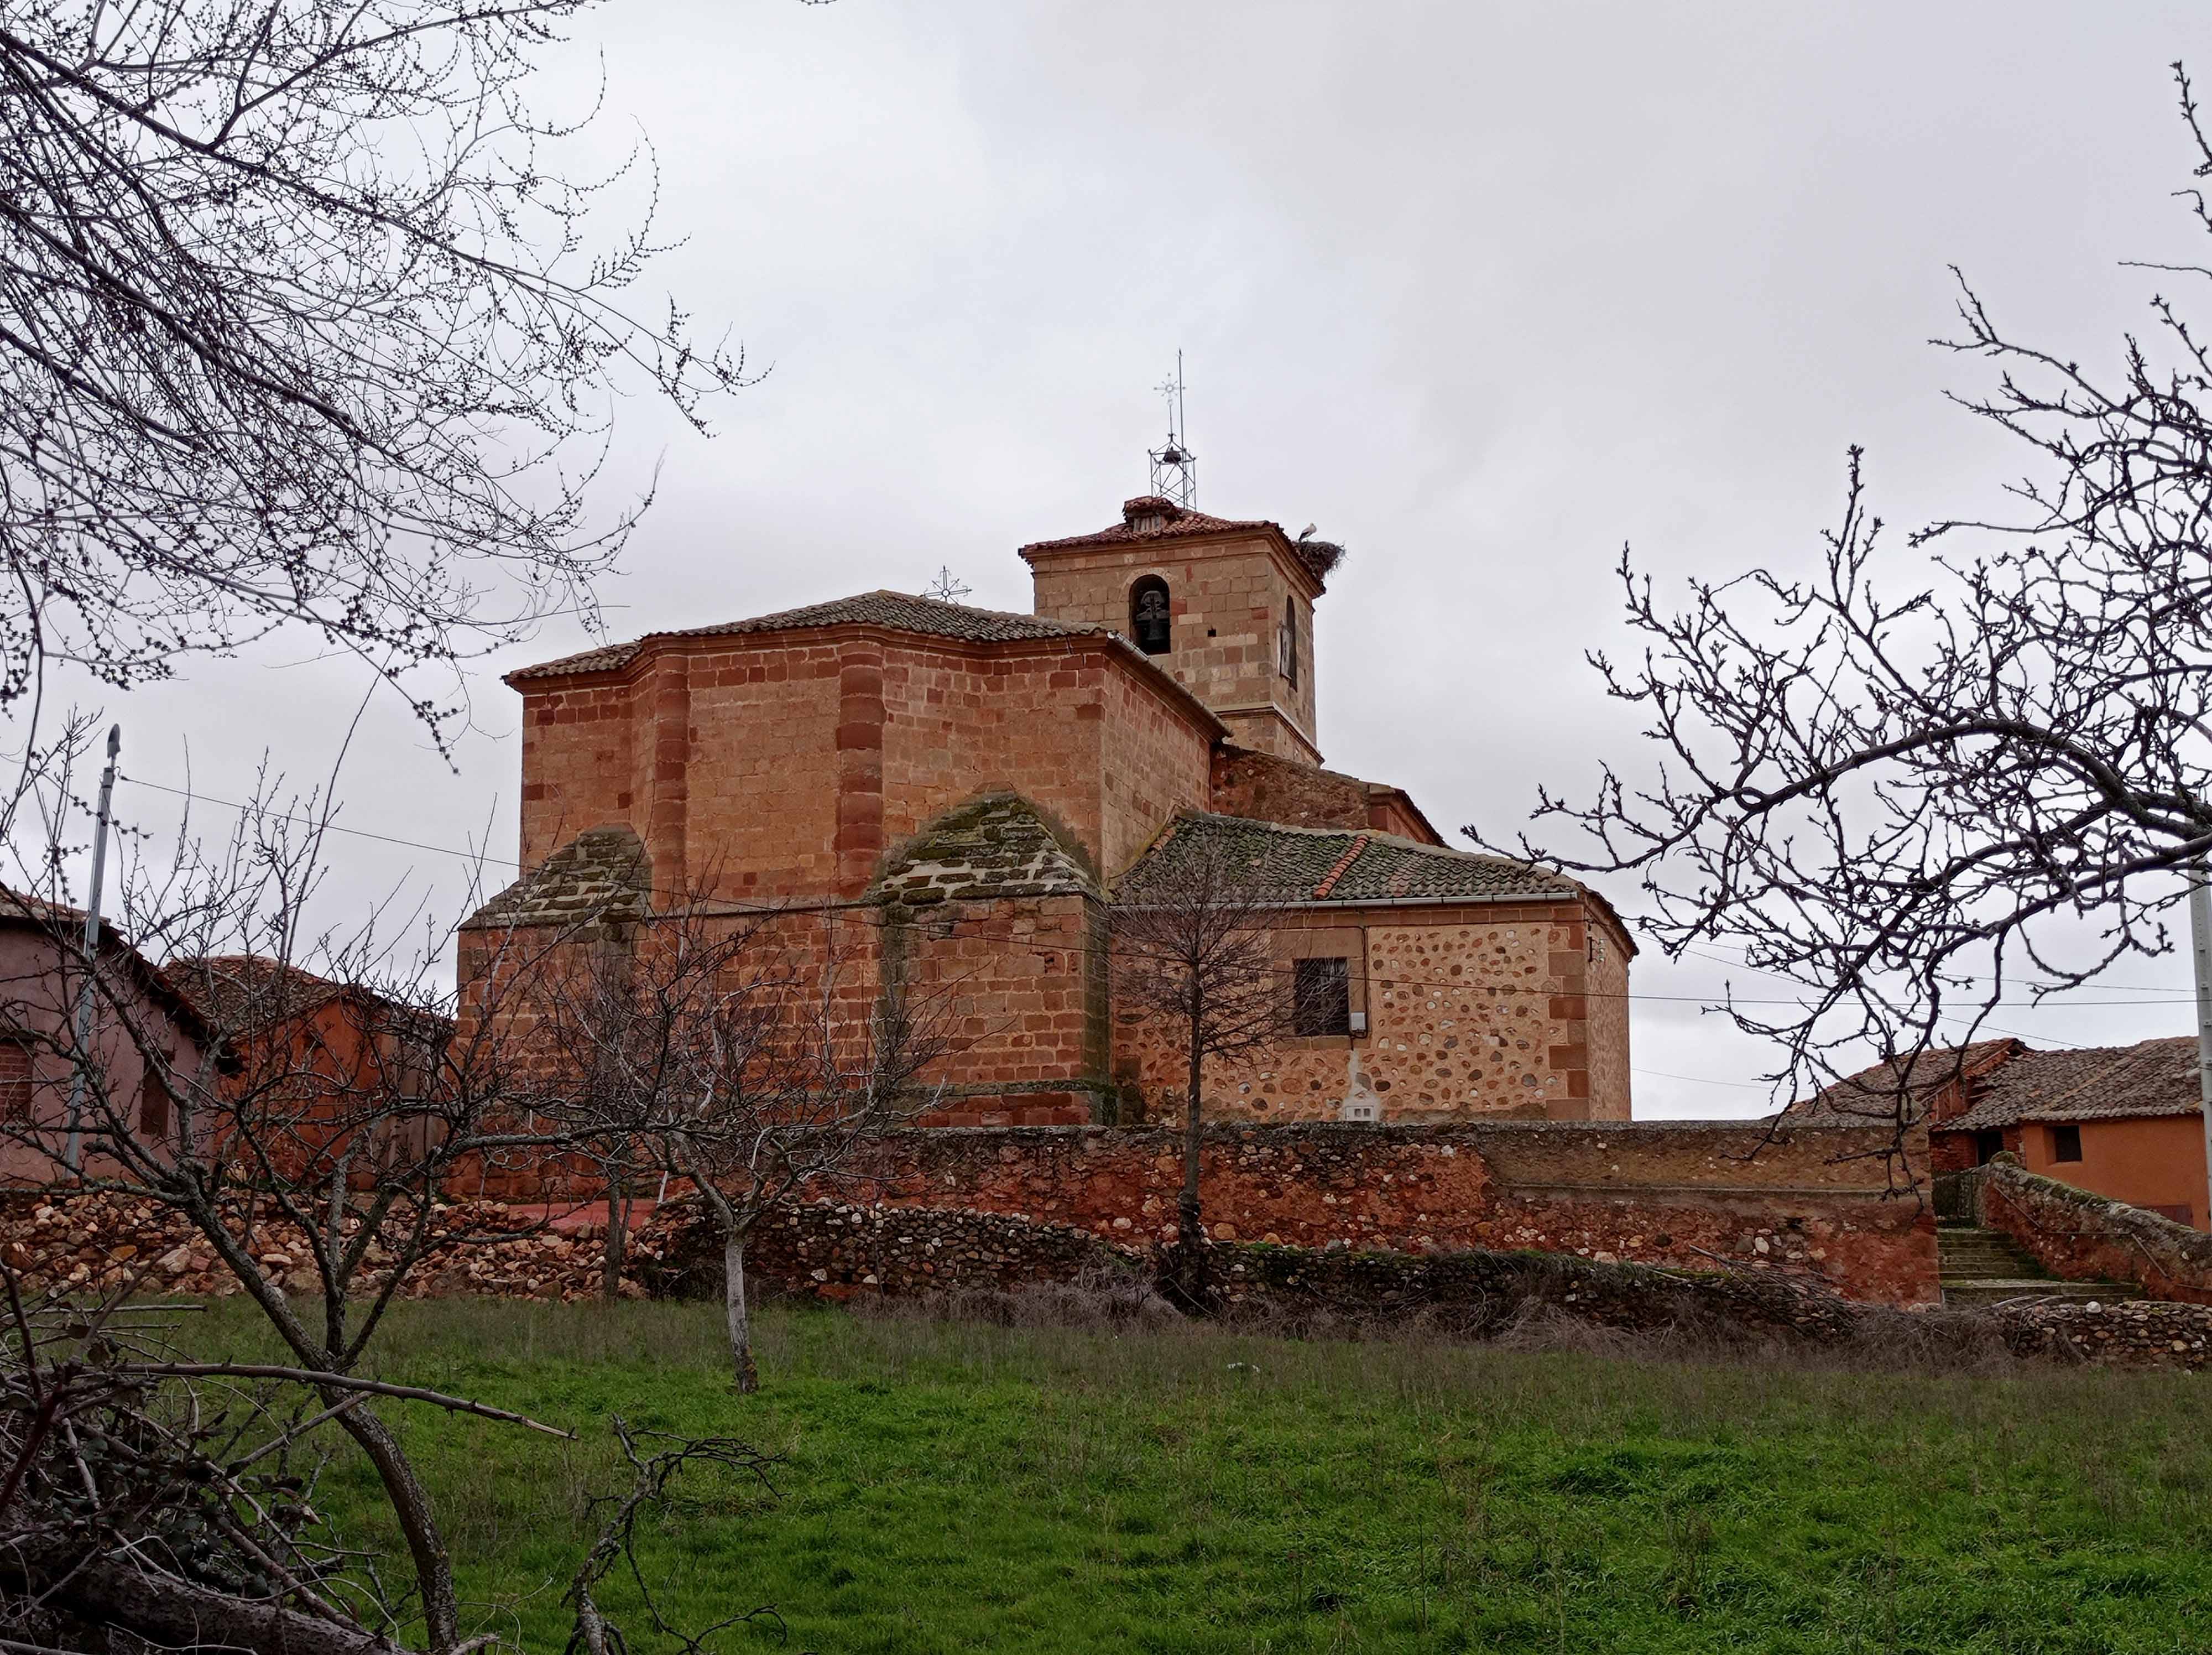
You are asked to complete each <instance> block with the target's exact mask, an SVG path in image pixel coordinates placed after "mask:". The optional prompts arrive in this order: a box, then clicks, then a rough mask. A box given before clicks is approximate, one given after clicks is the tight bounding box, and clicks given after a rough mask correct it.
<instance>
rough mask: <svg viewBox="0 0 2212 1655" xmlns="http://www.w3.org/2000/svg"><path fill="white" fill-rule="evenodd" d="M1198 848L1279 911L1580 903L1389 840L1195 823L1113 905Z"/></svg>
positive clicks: (1553, 882) (1159, 851)
mask: <svg viewBox="0 0 2212 1655" xmlns="http://www.w3.org/2000/svg"><path fill="white" fill-rule="evenodd" d="M1206 845H1217V846H1221V847H1225V849H1227V850H1228V852H1229V854H1230V855H1231V856H1232V857H1233V858H1234V859H1235V860H1236V861H1237V863H1238V864H1239V865H1241V866H1242V867H1244V868H1245V869H1247V870H1248V872H1249V877H1250V878H1251V879H1252V880H1253V881H1254V883H1255V884H1256V885H1259V886H1260V887H1261V890H1262V891H1264V892H1265V893H1266V894H1267V897H1268V899H1269V900H1271V901H1274V902H1279V903H1283V904H1305V903H1322V902H1326V903H1330V904H1339V903H1342V904H1358V903H1374V902H1390V901H1413V900H1421V899H1430V900H1437V899H1449V898H1450V897H1507V896H1531V897H1580V896H1581V895H1583V888H1582V887H1581V886H1580V885H1577V884H1576V883H1575V882H1574V881H1573V880H1572V879H1568V878H1566V877H1565V875H1563V874H1559V873H1549V872H1547V871H1546V870H1545V869H1542V868H1540V867H1533V866H1531V865H1530V864H1528V863H1527V862H1516V861H1509V860H1508V859H1506V858H1504V857H1502V856H1482V855H1476V854H1474V852H1472V851H1466V850H1449V849H1444V848H1443V847H1442V846H1439V845H1425V844H1420V843H1417V842H1415V841H1413V840H1412V839H1401V838H1399V837H1397V836H1396V835H1395V834H1389V833H1377V832H1375V831H1372V830H1370V829H1352V828H1344V829H1336V828H1302V827H1286V826H1284V825H1283V824H1279V823H1275V822H1255V821H1253V820H1251V819H1249V818H1245V817H1242V816H1205V815H1198V814H1189V815H1185V816H1182V817H1180V818H1177V819H1176V824H1175V825H1174V827H1173V829H1172V831H1170V833H1169V834H1168V835H1167V836H1166V837H1164V838H1163V839H1161V840H1160V841H1159V842H1158V843H1156V844H1155V845H1154V846H1153V847H1152V849H1151V850H1149V851H1147V852H1146V854H1145V855H1144V857H1143V858H1142V859H1141V860H1139V861H1138V862H1137V863H1136V864H1135V866H1133V867H1131V868H1130V869H1129V871H1128V872H1127V873H1125V874H1123V875H1122V877H1121V882H1120V885H1118V887H1117V889H1116V896H1117V897H1118V898H1119V899H1120V900H1123V901H1131V900H1135V901H1141V900H1142V899H1143V897H1144V894H1145V891H1146V885H1147V884H1148V882H1149V881H1151V880H1152V879H1157V878H1159V877H1161V876H1163V875H1164V874H1166V873H1170V872H1171V871H1172V870H1173V869H1174V868H1175V867H1176V864H1177V861H1178V860H1179V859H1180V858H1182V857H1184V856H1187V855H1190V854H1191V853H1192V852H1193V851H1194V850H1196V849H1199V848H1200V847H1201V846H1206Z"/></svg>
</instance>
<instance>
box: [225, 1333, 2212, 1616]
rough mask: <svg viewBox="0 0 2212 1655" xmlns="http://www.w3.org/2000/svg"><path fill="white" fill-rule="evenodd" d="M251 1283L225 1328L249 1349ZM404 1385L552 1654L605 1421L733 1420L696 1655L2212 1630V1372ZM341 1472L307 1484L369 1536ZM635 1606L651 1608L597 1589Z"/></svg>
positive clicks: (438, 1363)
mask: <svg viewBox="0 0 2212 1655" xmlns="http://www.w3.org/2000/svg"><path fill="white" fill-rule="evenodd" d="M249 1316H250V1312H247V1311H245V1310H244V1309H243V1307H241V1306H239V1305H235V1304H233V1305H226V1306H222V1307H220V1308H219V1309H218V1311H217V1312H216V1323H217V1326H216V1329H215V1330H216V1332H217V1334H218V1336H220V1337H221V1338H222V1340H223V1341H225V1342H228V1343H229V1344H230V1345H232V1346H233V1348H238V1349H244V1348H249V1347H253V1346H257V1345H258V1343H259V1339H258V1334H257V1332H256V1330H255V1329H254V1328H253V1326H252V1323H251V1321H250V1320H249ZM388 1332H389V1337H388V1339H387V1341H386V1344H385V1346H384V1354H383V1355H382V1357H381V1358H380V1366H379V1370H378V1371H379V1372H381V1373H382V1374H383V1375H384V1376H385V1377H386V1378H405V1379H409V1380H411V1381H413V1382H416V1383H420V1384H435V1385H438V1386H442V1387H445V1388H448V1389H453V1390H461V1391H465V1392H466V1393H468V1394H470V1395H472V1396H478V1397H481V1398H483V1399H484V1400H487V1401H490V1402H498V1403H501V1404H503V1405H506V1406H507V1407H511V1408H515V1409H522V1410H525V1411H526V1412H528V1413H530V1414H532V1415H536V1416H538V1417H539V1418H541V1419H544V1420H548V1421H554V1422H556V1423H560V1424H562V1425H567V1426H572V1427H578V1428H580V1430H582V1431H583V1432H584V1433H585V1440H584V1441H583V1442H581V1443H579V1444H575V1445H566V1444H562V1443H560V1442H558V1441H555V1440H552V1439H547V1438H544V1437H542V1436H538V1435H535V1434H532V1433H527V1432H525V1431H521V1430H518V1429H515V1428H513V1427H501V1426H498V1425H495V1424H491V1423H489V1422H486V1421H477V1420H470V1419H459V1418H455V1417H452V1416H448V1415H441V1414H438V1413H436V1412H434V1411H433V1410H430V1409H426V1408H423V1407H421V1406H416V1405H409V1404H399V1403H386V1404H384V1405H383V1408H384V1411H385V1412H386V1415H387V1416H388V1417H393V1418H395V1419H397V1420H398V1421H401V1422H402V1424H403V1425H404V1429H405V1431H406V1433H407V1436H408V1439H409V1440H410V1445H411V1446H412V1447H413V1449H414V1451H416V1454H417V1455H418V1456H419V1458H420V1461H421V1463H422V1467H423V1469H424V1472H425V1474H426V1476H427V1478H428V1480H429V1481H430V1482H431V1483H432V1484H433V1486H434V1487H435V1488H436V1489H437V1490H438V1491H439V1493H440V1496H441V1502H442V1510H443V1512H444V1514H445V1518H446V1522H447V1528H448V1533H449V1536H450V1538H451V1540H452V1542H453V1548H454V1551H455V1554H456V1556H457V1558H458V1559H459V1561H460V1563H461V1585H462V1590H463V1592H464V1594H465V1596H466V1597H468V1598H470V1599H471V1601H472V1602H473V1603H474V1604H475V1605H476V1609H475V1611H474V1612H475V1614H476V1615H477V1618H478V1620H479V1621H480V1622H481V1624H482V1625H483V1627H484V1628H488V1629H496V1630H500V1631H503V1632H506V1633H508V1634H511V1635H519V1636H520V1637H521V1638H522V1639H523V1640H525V1641H526V1643H527V1644H528V1645H529V1646H531V1647H532V1648H540V1647H550V1648H555V1649H557V1648H559V1647H560V1645H561V1642H562V1639H563V1638H564V1637H565V1634H566V1630H567V1621H566V1617H565V1615H564V1613H563V1611H562V1607H561V1603H560V1601H559V1600H560V1597H561V1594H562V1590H563V1588H564V1586H565V1584H566V1581H567V1579H568V1574H569V1573H570V1571H571V1570H572V1569H573V1568H574V1564H575V1560H576V1558H577V1556H578V1555H579V1552H580V1544H581V1541H582V1539H583V1536H585V1535H586V1532H587V1531H588V1530H589V1528H590V1526H591V1525H590V1524H589V1522H588V1519H587V1518H586V1512H585V1499H586V1494H588V1493H590V1492H592V1491H593V1490H605V1489H611V1488H616V1487H618V1486H620V1485H621V1483H622V1482H623V1478H622V1476H620V1474H619V1472H618V1470H617V1465H616V1461H615V1457H614V1453H613V1451H612V1449H611V1445H610V1444H609V1441H608V1432H607V1425H608V1421H609V1420H610V1417H611V1416H612V1415H621V1416H622V1417H623V1418H624V1419H625V1420H627V1421H629V1423H631V1424H632V1425H634V1426H637V1427H645V1428H649V1429H657V1430H665V1431H671V1432H682V1433H696V1434H706V1433H725V1434H735V1435H740V1436H743V1437H744V1438H746V1439H749V1440H750V1441H751V1442H753V1443H754V1444H756V1445H758V1446H761V1447H763V1448H767V1449H769V1450H772V1451H775V1453H777V1454H779V1455H781V1457H782V1463H781V1466H780V1467H779V1468H778V1469H777V1470H776V1473H775V1480H776V1482H777V1485H778V1489H779V1497H778V1498H777V1499H775V1500H773V1501H771V1500H768V1499H766V1498H764V1497H763V1496H761V1495H760V1494H758V1493H757V1492H755V1491H751V1490H747V1489H744V1488H738V1487H735V1486H734V1485H722V1484H718V1483H713V1482H698V1483H695V1484H693V1485H692V1486H691V1488H690V1493H691V1494H693V1495H694V1496H695V1498H696V1504H695V1505H693V1506H691V1507H690V1509H687V1510H685V1511H683V1512H678V1513H676V1514H673V1515H671V1517H669V1518H666V1519H665V1521H663V1522H661V1523H659V1524H657V1525H656V1526H655V1528H654V1530H653V1533H652V1535H651V1536H650V1538H649V1542H648V1544H647V1548H646V1552H645V1556H646V1562H647V1568H648V1570H649V1571H650V1573H651V1574H652V1575H653V1578H654V1579H656V1580H657V1581H659V1583H661V1585H662V1587H663V1588H664V1589H665V1598H666V1601H667V1602H668V1603H669V1604H670V1605H671V1606H672V1608H673V1609H674V1610H675V1611H676V1614H677V1616H678V1618H687V1619H689V1620H691V1621H694V1622H704V1621H708V1620H712V1619H714V1618H716V1617H718V1616H720V1615H726V1614H730V1613H732V1612H733V1611H735V1610H740V1609H750V1608H752V1607H754V1606H756V1605H772V1606H773V1607H774V1608H775V1609H776V1610H778V1611H779V1612H780V1613H781V1616H782V1617H783V1620H784V1622H785V1623H786V1624H787V1628H788V1639H787V1641H782V1640H779V1638H778V1637H777V1635H776V1634H775V1632H774V1630H773V1629H772V1628H768V1627H766V1626H764V1625H757V1626H755V1627H751V1628H738V1629H736V1630H734V1631H732V1632H731V1633H729V1634H726V1636H725V1638H724V1639H723V1640H722V1641H721V1643H720V1647H723V1648H726V1649H730V1650H735V1651H746V1650H751V1649H771V1648H776V1647H784V1648H788V1649H791V1650H793V1651H799V1650H812V1651H817V1652H822V1655H844V1652H859V1651H882V1652H899V1655H923V1652H936V1651H965V1650H1006V1651H1016V1650H1018V1651H1109V1650H1111V1651H1170V1650H1172V1651H1184V1650H1190V1651H1201V1650H1202V1651H1222V1652H1231V1651H1237V1652H1244V1651H1281V1652H1288V1651H1306V1650H1311V1651H1335V1650H1389V1651H1411V1652H1418V1651H1428V1650H1488V1649H1501V1650H1514V1649H1524V1650H1572V1651H1586V1650H1608V1651H1609V1650H1628V1651H1676V1650H1683V1651H1687V1650H1730V1651H1736V1650H1746V1651H1749V1650H1772V1651H1789V1652H1802V1651H1852V1652H1858V1651H1865V1652H1888V1651H1954V1650H1956V1651H1990V1652H1996V1651H2048V1652H2059V1651H2065V1652H2080V1655H2091V1652H2099V1655H2102V1652H2108V1651H2142V1652H2146V1655H2148V1652H2158V1655H2177V1652H2188V1651H2212V1382H2208V1381H2207V1380H2204V1379H2201V1378H2200V1379H2191V1378H2185V1377H2181V1376H2166V1375H2123V1374H2113V1373H2106V1372H2057V1371H2039V1372H2027V1373H2023V1374H2019V1375H2014V1376H2009V1377H2002V1378H1956V1377H1950V1378H1930V1377H1917V1378H1916V1377H1905V1376H1879V1377H1869V1376H1867V1375H1864V1374H1853V1373H1833V1372H1808V1371H1799V1370H1793V1369H1788V1368H1780V1367H1772V1368H1762V1367H1760V1366H1702V1365H1689V1364H1684V1363H1662V1362H1656V1361H1641V1360H1638V1361H1631V1360H1619V1359H1608V1358H1603V1357H1595V1356H1589V1355H1579V1354H1565V1355H1560V1354H1546V1355H1530V1354H1507V1353H1504V1352H1499V1351H1493V1350H1484V1349H1475V1348H1465V1347H1455V1346H1451V1345H1448V1344H1443V1343H1425V1344H1411V1343H1409V1344H1381V1343H1368V1344H1357V1343H1335V1342H1313V1343H1299V1342H1291V1341H1284V1340H1268V1339H1260V1338H1245V1337H1239V1336H1233V1335H1229V1334H1225V1333H1220V1332H1213V1331H1206V1332H1196V1333H1192V1332H1181V1331H1172V1330H1171V1331H1168V1332H1164V1333H1153V1334H1129V1335H1123V1336H1118V1337H1117V1336H1114V1335H1111V1334H1103V1333H1089V1332H1071V1331H1066V1330H1060V1329H1000V1328H993V1327H984V1326H975V1325H968V1324H944V1323H927V1322H920V1321H908V1320H877V1319H863V1318H857V1317H848V1316H846V1315H843V1314H842V1313H836V1312H829V1311H800V1310H781V1311H771V1312H769V1314H768V1316H767V1317H765V1319H764V1326H763V1371H764V1377H765V1379H766V1388H765V1389H764V1390H763V1393H762V1394H761V1395H760V1396H757V1397H752V1398H738V1397H737V1396H732V1394H731V1393H730V1392H729V1390H728V1389H727V1386H726V1382H725V1380H724V1378H723V1375H722V1372H721V1368H720V1360H721V1353H720V1348H719V1346H718V1344H717V1331H716V1325H715V1321H714V1313H713V1312H712V1311H710V1310H708V1309H706V1308H703V1307H694V1306H683V1305H623V1306H619V1307H616V1308H614V1309H612V1310H611V1311H610V1310H607V1309H604V1308H602V1307H598V1306H573V1307H566V1308H563V1307H560V1306H551V1305H523V1304H501V1303H490V1302H463V1301H446V1302H442V1303H436V1304H428V1305H410V1306H408V1307H406V1308H405V1309H404V1311H401V1312H400V1313H399V1314H398V1317H396V1318H395V1321H394V1323H393V1324H392V1327H391V1328H390V1329H389V1330H388ZM372 1493H373V1488H372V1485H371V1484H370V1482H368V1477H367V1474H366V1471H365V1469H363V1468H361V1467H359V1466H357V1465H356V1464H355V1463H351V1462H341V1463H338V1464H337V1466H335V1467H334V1469H333V1471H332V1472H331V1480H330V1481H329V1482H326V1484H325V1490H324V1494H325V1499H324V1501H323V1505H324V1506H325V1509H326V1510H328V1511H330V1512H331V1513H332V1514H333V1516H335V1517H336V1518H337V1520H338V1522H339V1523H340V1524H342V1525H343V1527H345V1528H346V1529H348V1530H350V1531H351V1532H352V1533H353V1534H354V1535H356V1536H358V1537H360V1538H362V1539H363V1540H365V1541H367V1542H370V1543H373V1544H382V1545H386V1546H391V1545H392V1543H393V1540H392V1532H391V1530H390V1529H389V1527H388V1525H381V1524H379V1523H378V1522H377V1521H376V1520H375V1517H374V1512H375V1506H374V1500H373V1499H372V1497H371V1496H372ZM629 1601H631V1600H630V1599H629V1597H627V1596H626V1594H625V1593H623V1592H614V1593H611V1602H612V1603H615V1604H616V1605H617V1606H620V1605H621V1604H622V1603H625V1602H629Z"/></svg>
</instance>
